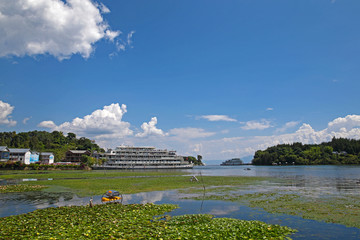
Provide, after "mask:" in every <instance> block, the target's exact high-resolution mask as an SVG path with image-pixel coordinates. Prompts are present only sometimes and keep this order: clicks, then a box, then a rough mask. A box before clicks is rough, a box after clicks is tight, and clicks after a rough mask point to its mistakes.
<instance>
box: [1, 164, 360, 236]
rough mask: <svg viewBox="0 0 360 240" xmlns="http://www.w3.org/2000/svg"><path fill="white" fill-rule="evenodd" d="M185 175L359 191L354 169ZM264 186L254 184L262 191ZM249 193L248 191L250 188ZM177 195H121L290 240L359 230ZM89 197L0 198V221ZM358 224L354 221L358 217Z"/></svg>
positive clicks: (208, 170)
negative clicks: (251, 224) (271, 230)
mask: <svg viewBox="0 0 360 240" xmlns="http://www.w3.org/2000/svg"><path fill="white" fill-rule="evenodd" d="M182 171H185V172H186V173H188V175H189V176H192V175H195V176H197V177H198V178H201V176H264V177H274V178H283V179H287V180H291V181H289V184H288V185H286V186H283V185H282V186H277V185H273V186H266V188H269V187H273V188H277V187H282V188H284V187H285V188H288V189H289V190H291V191H304V190H309V189H310V190H311V191H309V192H312V193H315V194H319V195H322V194H324V195H325V194H332V195H334V194H335V195H339V196H341V195H346V194H350V195H355V194H359V193H360V166H231V167H230V166H201V167H195V168H194V169H189V170H182ZM261 188H265V187H264V186H254V189H255V190H256V191H262V190H264V189H261ZM254 189H253V190H254ZM182 197H184V195H183V194H181V193H179V192H177V191H161V192H146V193H139V194H132V195H124V202H123V203H124V204H128V203H146V202H152V203H157V204H161V203H173V204H178V205H179V207H180V208H179V209H176V210H175V211H173V212H171V213H170V214H171V215H182V214H193V213H209V214H213V215H215V216H217V217H231V218H238V219H245V220H260V221H264V222H267V223H272V224H280V225H286V226H289V227H292V228H296V229H298V230H299V232H298V233H296V234H294V235H292V236H291V237H292V238H293V239H360V229H358V228H349V227H345V226H343V225H339V224H331V223H324V222H319V221H314V220H308V219H302V218H301V217H297V216H290V215H285V214H270V213H267V212H265V211H263V210H262V209H257V208H250V207H247V206H244V205H241V204H238V203H233V202H224V201H210V200H207V201H196V200H185V199H182ZM100 199H101V196H94V202H95V203H100ZM89 200H90V198H89V197H86V198H79V197H77V196H76V195H74V194H72V193H51V192H46V191H45V192H27V193H9V194H0V217H4V216H9V215H15V214H21V213H26V212H29V211H33V210H36V209H40V208H47V207H57V206H67V205H84V204H88V203H89ZM359 221H360V219H359Z"/></svg>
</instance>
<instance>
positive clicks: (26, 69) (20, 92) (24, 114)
mask: <svg viewBox="0 0 360 240" xmlns="http://www.w3.org/2000/svg"><path fill="white" fill-rule="evenodd" d="M359 12H360V2H359V1H355V0H349V1H341V0H337V1H334V0H333V1H331V0H317V1H313V0H303V1H295V0H290V1H289V0H274V1H268V0H258V1H250V0H237V1H222V2H220V1H161V0H159V1H148V0H146V1H145V0H144V1H137V0H134V1H122V0H118V1H114V0H113V1H111V0H103V1H96V2H95V1H89V0H81V1H80V0H68V1H60V0H51V1H50V0H48V1H38V2H37V3H33V2H31V1H28V0H24V1H20V0H14V1H2V0H1V1H0V70H1V71H0V86H1V87H0V101H1V102H0V131H17V132H22V131H31V130H47V131H53V130H58V131H62V132H64V133H65V134H66V133H67V132H74V133H76V134H77V135H78V136H85V137H89V138H91V139H94V140H96V142H97V143H98V144H99V145H101V146H102V147H104V148H110V147H115V146H117V145H120V144H130V145H152V146H155V147H158V148H167V149H175V150H177V151H178V153H179V154H184V155H196V154H201V155H203V156H204V159H205V160H220V159H227V158H232V157H244V156H248V155H252V154H253V153H254V151H256V150H258V149H265V148H266V147H268V146H272V145H274V144H279V143H290V142H299V141H301V142H303V143H320V142H323V141H328V140H330V139H331V138H332V137H333V136H336V137H348V138H356V139H359V138H360V130H359V127H360V110H359V109H360V108H359V105H360V104H359V103H360V101H359V100H360V99H359V98H360V97H359V89H360V81H359V76H360V68H359V63H360V31H359V22H360V15H359V14H358V13H359Z"/></svg>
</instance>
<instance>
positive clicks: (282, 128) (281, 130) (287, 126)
mask: <svg viewBox="0 0 360 240" xmlns="http://www.w3.org/2000/svg"><path fill="white" fill-rule="evenodd" d="M299 123H300V122H298V121H290V122H287V123H285V125H284V126H282V127H281V128H278V129H276V132H285V131H286V130H288V129H290V128H293V127H295V126H296V125H298V124H299Z"/></svg>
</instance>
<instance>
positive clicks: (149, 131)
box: [135, 117, 166, 137]
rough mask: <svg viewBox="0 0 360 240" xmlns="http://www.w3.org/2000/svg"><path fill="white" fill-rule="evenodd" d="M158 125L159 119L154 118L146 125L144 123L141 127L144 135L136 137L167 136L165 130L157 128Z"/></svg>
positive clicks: (138, 134)
mask: <svg viewBox="0 0 360 240" xmlns="http://www.w3.org/2000/svg"><path fill="white" fill-rule="evenodd" d="M156 124H157V118H156V117H153V118H151V120H150V121H149V122H148V123H146V122H144V123H143V124H142V125H141V129H142V130H143V132H142V133H137V134H136V135H135V136H136V137H147V136H165V135H166V134H165V133H164V132H163V130H161V129H158V128H157V127H156Z"/></svg>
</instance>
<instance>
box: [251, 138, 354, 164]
mask: <svg viewBox="0 0 360 240" xmlns="http://www.w3.org/2000/svg"><path fill="white" fill-rule="evenodd" d="M252 164H254V165H275V164H277V165H280V164H281V165H286V164H287V165H292V164H295V165H319V164H324V165H325V164H360V140H354V139H345V138H333V139H332V140H331V142H326V143H321V144H305V145H303V144H302V143H293V144H281V145H277V146H273V147H269V148H268V149H266V150H264V151H261V150H259V151H257V152H256V153H255V155H254V159H253V160H252Z"/></svg>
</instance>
